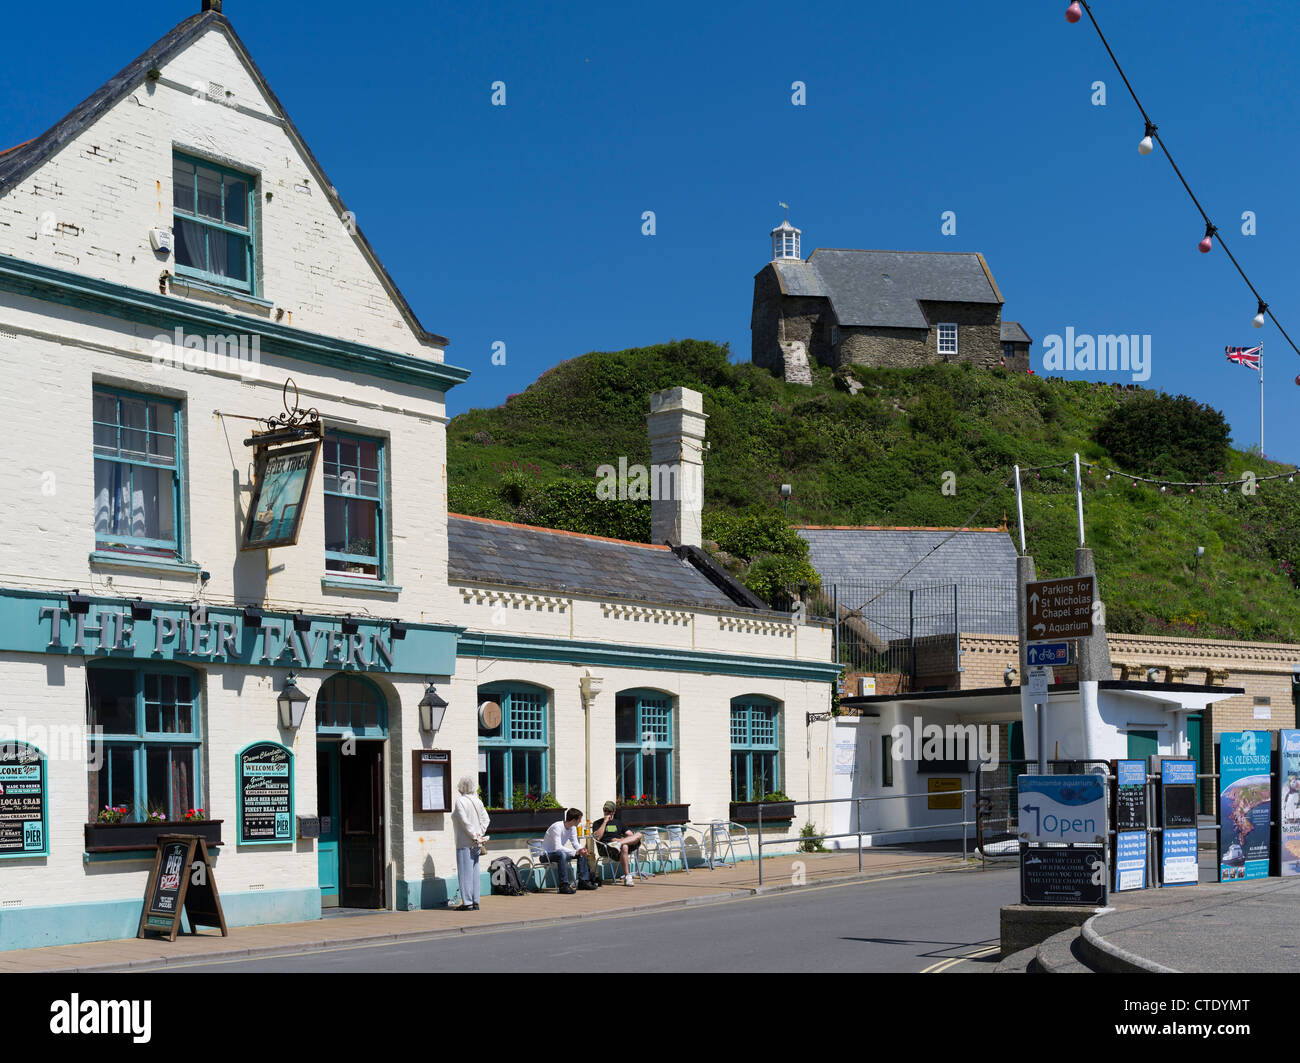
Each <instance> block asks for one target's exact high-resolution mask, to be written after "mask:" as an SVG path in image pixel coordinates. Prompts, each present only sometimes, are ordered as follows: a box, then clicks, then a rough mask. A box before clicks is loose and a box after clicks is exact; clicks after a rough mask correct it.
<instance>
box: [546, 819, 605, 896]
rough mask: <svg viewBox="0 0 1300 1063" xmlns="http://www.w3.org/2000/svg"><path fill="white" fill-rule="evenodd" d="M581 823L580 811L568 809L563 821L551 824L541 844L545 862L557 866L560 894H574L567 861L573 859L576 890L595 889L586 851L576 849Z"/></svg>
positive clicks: (558, 820)
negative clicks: (576, 883) (575, 871)
mask: <svg viewBox="0 0 1300 1063" xmlns="http://www.w3.org/2000/svg"><path fill="white" fill-rule="evenodd" d="M581 822H582V810H581V809H578V808H570V809H568V810H567V811H566V812H565V813H564V819H562V820H560V819H557V820H556V821H555V822H554V823H552V824H551V826H550V828H549V829H548V830H547V831H546V838H545V840H544V841H543V842H542V848H543V849H544V850H545V851H546V860H547V862H548V863H552V864H558V865H559V871H558V872H556V877H557V878H558V879H559V880H560V889H559V892H560V893H573V892H575V890H574V888H573V883H572V882H570V881H569V861H570V860H574V859H576V860H577V862H578V889H580V890H589V889H594V888H595V887H594V886H593V885H592V884H591V869H590V867H589V866H588V864H587V853H586V850H585V849H579V848H578V824H579V823H581Z"/></svg>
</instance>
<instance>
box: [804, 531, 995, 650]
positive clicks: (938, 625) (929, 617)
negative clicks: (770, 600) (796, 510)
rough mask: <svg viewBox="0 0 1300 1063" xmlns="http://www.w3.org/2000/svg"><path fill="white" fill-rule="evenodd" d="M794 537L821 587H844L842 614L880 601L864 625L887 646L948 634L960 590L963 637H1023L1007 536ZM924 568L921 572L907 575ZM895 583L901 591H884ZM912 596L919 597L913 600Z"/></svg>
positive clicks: (880, 534) (840, 533)
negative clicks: (1019, 632)
mask: <svg viewBox="0 0 1300 1063" xmlns="http://www.w3.org/2000/svg"><path fill="white" fill-rule="evenodd" d="M795 530H796V531H797V532H798V533H799V535H800V536H802V537H803V538H804V539H806V540H807V542H808V547H809V561H810V562H811V564H812V566H813V568H815V569H816V570H817V572H818V573H819V574H820V575H821V577H822V585H823V587H824V588H825V589H826V590H827V591H828V592H829V590H830V588H831V585H832V584H839V585H840V605H841V607H842V608H847V609H857V608H858V607H859V606H862V605H863V604H864V603H865V602H867V601H868V600H870V599H872V598H875V599H876V600H875V601H874V602H872V604H871V605H870V606H868V607H867V608H866V610H865V611H864V614H863V618H864V619H865V620H866V621H867V623H868V624H870V625H871V627H872V628H873V629H875V630H876V631H877V632H878V633H879V634H880V636H881V637H882V639H886V640H888V639H896V638H899V637H900V636H902V635H906V634H907V633H908V631H909V630H912V631H914V633H915V634H916V635H931V634H942V633H944V632H950V631H951V630H952V621H951V615H952V604H951V603H952V587H953V585H954V584H956V585H957V587H958V590H957V607H958V610H959V612H960V615H961V619H960V624H959V627H960V630H962V631H970V632H980V633H987V634H998V633H1001V634H1015V633H1016V631H1017V621H1016V600H1015V580H1016V550H1015V546H1014V545H1013V544H1012V541H1011V536H1010V535H1009V534H1008V533H1007V532H1004V531H1000V530H998V529H996V528H975V529H970V530H966V531H959V532H957V534H956V535H953V529H951V528H817V527H806V528H797V529H795ZM949 536H951V539H949ZM946 539H947V540H948V541H947V542H944V540H946ZM940 543H943V545H942V546H940V545H939V544H940ZM936 546H938V547H939V548H938V549H937V550H935V549H934V548H935V547H936ZM932 550H933V551H934V552H933V553H931V551H932ZM922 558H925V560H923V561H922ZM918 561H921V564H919V565H917V567H916V568H915V569H913V570H912V571H911V572H910V573H909V572H908V569H911V568H912V566H913V565H915V564H916V563H917V562H918ZM905 573H906V575H905ZM895 580H898V581H900V582H899V583H898V585H897V587H894V588H892V589H889V590H887V591H886V590H885V588H886V587H888V586H889V585H890V584H892V583H893V582H894V581H895ZM911 590H916V591H917V592H918V593H917V594H916V595H912V596H909V594H908V592H909V591H911ZM882 591H884V592H885V593H883V594H881V592H882ZM877 595H880V597H876V596H877Z"/></svg>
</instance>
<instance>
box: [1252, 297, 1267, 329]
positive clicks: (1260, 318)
mask: <svg viewBox="0 0 1300 1063" xmlns="http://www.w3.org/2000/svg"><path fill="white" fill-rule="evenodd" d="M1267 312H1268V303H1266V302H1264V300H1263V299H1261V300H1260V301H1259V313H1257V314H1256V315H1255V316H1254V317H1253V318H1251V321H1250V323H1251V324H1252V325H1254V326H1255V328H1263V327H1264V315H1265V314H1266V313H1267Z"/></svg>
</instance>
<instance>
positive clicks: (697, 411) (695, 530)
mask: <svg viewBox="0 0 1300 1063" xmlns="http://www.w3.org/2000/svg"><path fill="white" fill-rule="evenodd" d="M707 419H708V418H707V415H706V414H705V412H704V396H703V395H701V394H700V393H699V392H698V391H692V390H691V389H690V388H668V389H667V390H666V391H658V392H656V393H655V394H653V395H651V396H650V416H649V417H647V418H646V427H647V428H648V429H649V431H650V492H651V493H650V498H651V501H650V541H651V542H653V543H663V542H670V543H672V544H673V545H674V546H694V547H699V546H700V542H701V539H702V538H703V536H702V533H701V531H700V515H701V512H702V510H703V508H704V422H705V421H706V420H707Z"/></svg>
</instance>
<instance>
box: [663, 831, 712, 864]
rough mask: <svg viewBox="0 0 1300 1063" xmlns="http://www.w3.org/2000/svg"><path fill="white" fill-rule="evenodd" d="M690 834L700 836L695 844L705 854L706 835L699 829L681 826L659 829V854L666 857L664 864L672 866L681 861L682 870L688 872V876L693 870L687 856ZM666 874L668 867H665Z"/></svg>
mask: <svg viewBox="0 0 1300 1063" xmlns="http://www.w3.org/2000/svg"><path fill="white" fill-rule="evenodd" d="M688 833H694V834H697V835H699V837H698V839H697V840H696V842H695V844H696V845H698V846H699V848H700V852H701V853H703V852H705V849H704V835H703V834H702V833H700V831H699V830H698V829H697V828H695V827H686V826H681V825H678V826H673V827H660V828H659V852H660V854H661V855H663V856H664V857H665V859H664V864H665V865H668V864H671V863H672V861H673V860H674V859H677V860H680V861H681V864H682V869H683V870H684V871H686V873H687V874H689V873H690V870H691V862H690V860H689V859H688V858H687V856H686V839H687V835H688ZM674 852H675V853H676V854H677V855H676V857H675V858H674V856H673V854H674ZM706 858H707V857H706ZM666 872H667V867H666V866H665V873H666Z"/></svg>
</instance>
